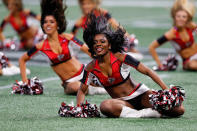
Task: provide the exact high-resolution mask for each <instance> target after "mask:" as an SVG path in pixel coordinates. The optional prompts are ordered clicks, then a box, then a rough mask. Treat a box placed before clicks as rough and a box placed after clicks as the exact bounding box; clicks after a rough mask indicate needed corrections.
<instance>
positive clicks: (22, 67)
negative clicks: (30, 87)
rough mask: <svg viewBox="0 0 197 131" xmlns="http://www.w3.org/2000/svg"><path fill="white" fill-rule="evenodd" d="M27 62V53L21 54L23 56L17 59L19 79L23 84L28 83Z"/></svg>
mask: <svg viewBox="0 0 197 131" xmlns="http://www.w3.org/2000/svg"><path fill="white" fill-rule="evenodd" d="M28 60H30V57H29V56H28V55H27V53H25V54H23V56H21V57H20V59H19V67H20V73H21V78H22V81H23V82H24V83H28V78H27V74H26V62H27V61H28Z"/></svg>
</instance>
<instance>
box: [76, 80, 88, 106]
mask: <svg viewBox="0 0 197 131" xmlns="http://www.w3.org/2000/svg"><path fill="white" fill-rule="evenodd" d="M87 90H88V85H85V84H83V83H82V84H81V86H80V89H79V90H78V92H77V105H81V103H84V99H85V94H86V92H87Z"/></svg>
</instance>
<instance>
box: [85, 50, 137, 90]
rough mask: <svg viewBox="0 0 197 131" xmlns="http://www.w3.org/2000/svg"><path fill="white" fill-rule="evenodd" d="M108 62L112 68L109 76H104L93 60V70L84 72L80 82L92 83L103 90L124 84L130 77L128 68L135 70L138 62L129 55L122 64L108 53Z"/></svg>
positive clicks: (96, 61)
mask: <svg viewBox="0 0 197 131" xmlns="http://www.w3.org/2000/svg"><path fill="white" fill-rule="evenodd" d="M110 62H111V67H112V75H111V76H109V77H107V76H105V75H104V74H103V73H102V71H101V69H100V67H99V63H98V60H95V61H94V67H93V69H92V70H90V71H86V70H85V71H84V77H83V79H82V80H81V82H82V83H83V84H86V85H89V84H90V83H94V84H95V85H97V86H102V87H105V88H106V87H114V86H117V85H119V84H122V83H124V82H125V81H126V80H127V79H128V78H129V77H130V66H133V67H134V68H136V67H137V66H138V65H139V61H137V60H135V59H133V58H132V57H131V56H129V55H126V56H125V60H124V62H121V61H120V60H119V59H117V58H116V57H115V56H114V55H113V54H112V53H110Z"/></svg>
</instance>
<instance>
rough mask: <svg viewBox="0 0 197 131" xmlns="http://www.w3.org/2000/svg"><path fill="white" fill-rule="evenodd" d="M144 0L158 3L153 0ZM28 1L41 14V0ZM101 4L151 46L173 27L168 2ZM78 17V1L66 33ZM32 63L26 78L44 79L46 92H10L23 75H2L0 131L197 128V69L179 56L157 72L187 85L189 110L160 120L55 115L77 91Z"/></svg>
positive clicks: (149, 63)
mask: <svg viewBox="0 0 197 131" xmlns="http://www.w3.org/2000/svg"><path fill="white" fill-rule="evenodd" d="M124 1H126V0H124ZM139 1H142V0H139ZM144 1H150V2H154V0H144ZM160 1H161V2H163V1H162V0H160ZM168 1H170V0H168ZM115 2H116V1H115ZM161 4H162V3H161ZM25 6H26V7H28V8H30V9H32V10H34V11H35V12H37V13H39V5H28V4H27V5H25ZM103 7H105V8H106V9H108V10H109V11H110V12H111V13H112V16H114V17H115V18H116V19H117V20H118V21H119V22H120V24H122V25H123V26H124V27H125V28H126V29H127V30H128V32H130V33H134V34H136V36H137V37H138V39H139V41H140V47H147V46H148V44H150V42H151V41H153V40H154V39H156V38H157V37H159V36H160V35H162V34H163V33H164V32H165V31H166V30H167V29H169V28H170V26H171V19H170V15H169V11H170V7H155V6H153V7H152V8H150V7H143V6H139V7H138V6H136V7H134V6H132V7H129V6H106V5H103ZM0 13H1V15H0V20H1V19H2V18H3V17H4V16H5V15H6V13H7V12H6V9H5V8H4V7H3V5H0ZM79 16H80V10H79V8H78V7H77V6H75V5H72V6H69V7H68V11H67V19H68V22H69V25H68V32H69V30H70V27H71V25H72V24H73V22H74V21H75V20H76V19H77V18H78V17H79ZM195 20H196V18H195ZM5 35H7V36H13V35H14V32H13V31H11V28H9V27H8V28H7V29H6V30H5ZM81 35H82V34H81V33H79V35H78V37H79V38H81ZM81 39H82V38H81ZM164 47H165V48H169V47H170V45H169V44H167V45H166V46H164ZM142 62H144V63H145V64H146V65H147V66H149V67H152V66H153V64H154V62H153V61H152V59H150V58H145V59H144V60H142ZM28 68H29V69H30V70H31V75H29V76H28V77H32V76H38V77H39V78H40V79H41V80H43V81H45V82H44V86H45V88H44V94H43V95H40V96H26V95H12V94H11V89H10V88H8V87H9V85H11V84H12V83H14V82H15V80H20V79H21V78H20V76H19V75H15V76H12V77H6V76H0V131H12V130H13V131H27V130H30V131H37V130H38V131H45V130H46V131H48V130H51V131H53V130H66V131H82V130H83V131H84V130H87V131H93V130H98V131H105V130H107V131H112V130H113V131H122V130H124V131H127V130H133V131H158V130H160V131H174V130H179V131H196V128H197V126H196V125H197V99H196V98H195V96H196V92H197V88H196V85H197V81H196V78H197V77H196V76H197V73H196V72H187V71H183V70H182V66H181V61H180V64H179V67H178V69H177V70H176V71H174V72H158V74H159V76H160V77H161V78H162V79H163V80H164V82H165V83H166V84H167V85H170V84H174V85H180V86H182V87H184V89H185V90H186V100H185V101H184V106H185V109H186V112H185V114H184V115H183V116H182V117H180V118H159V119H151V118H147V119H142V118H139V119H123V118H116V119H114V118H104V117H102V118H87V119H82V118H61V117H59V116H58V114H57V112H58V109H59V107H60V104H61V102H62V101H66V102H67V103H71V102H72V101H73V102H74V103H76V96H70V95H65V94H64V93H63V88H62V87H61V85H60V84H61V81H60V80H59V79H58V78H57V76H56V74H55V73H54V72H53V71H52V69H51V68H50V66H48V65H46V66H39V65H31V66H30V65H28ZM131 75H132V76H133V77H134V79H135V80H136V81H138V82H142V83H145V84H146V85H147V86H148V87H149V88H153V89H160V88H159V87H158V86H157V85H156V84H155V83H154V82H153V81H152V80H151V79H150V78H148V77H146V76H144V75H142V74H140V73H138V72H136V71H135V70H133V69H132V70H131ZM53 78H54V80H53ZM56 78H57V79H56ZM107 98H110V97H109V96H108V95H95V96H90V95H88V96H87V97H86V99H87V100H89V101H90V102H91V103H96V104H97V105H99V104H100V103H101V102H102V101H103V100H104V99H107Z"/></svg>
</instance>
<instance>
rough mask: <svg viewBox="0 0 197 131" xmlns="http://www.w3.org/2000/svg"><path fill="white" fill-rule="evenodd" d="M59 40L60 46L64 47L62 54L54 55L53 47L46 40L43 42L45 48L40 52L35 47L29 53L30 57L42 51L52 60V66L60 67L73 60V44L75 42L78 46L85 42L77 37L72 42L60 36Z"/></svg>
mask: <svg viewBox="0 0 197 131" xmlns="http://www.w3.org/2000/svg"><path fill="white" fill-rule="evenodd" d="M58 38H59V42H60V46H61V47H62V52H61V53H60V54H57V53H54V52H53V51H52V50H51V47H50V45H49V41H48V39H46V40H45V41H44V42H43V46H42V48H41V49H40V50H38V49H37V48H36V47H33V48H32V49H31V50H29V51H28V52H27V54H28V56H30V57H31V56H33V55H34V54H35V53H36V52H37V51H41V52H43V53H44V54H45V55H46V56H47V57H48V58H49V59H50V61H51V66H55V65H58V64H60V63H63V62H65V61H67V60H69V59H71V57H72V56H71V50H70V47H69V45H70V43H71V42H74V43H75V44H77V45H78V46H82V45H83V42H81V41H79V40H78V39H76V38H75V37H73V38H72V39H71V40H67V39H66V38H64V37H62V36H60V35H59V36H58Z"/></svg>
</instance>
